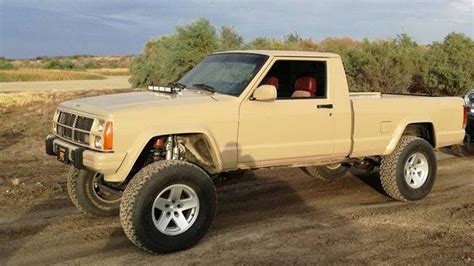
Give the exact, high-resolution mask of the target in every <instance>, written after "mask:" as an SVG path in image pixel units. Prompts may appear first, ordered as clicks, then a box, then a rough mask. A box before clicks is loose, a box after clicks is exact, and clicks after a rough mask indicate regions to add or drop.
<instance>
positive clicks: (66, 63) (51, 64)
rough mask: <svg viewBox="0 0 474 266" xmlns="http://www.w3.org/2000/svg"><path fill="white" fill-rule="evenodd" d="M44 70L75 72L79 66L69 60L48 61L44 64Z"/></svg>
mask: <svg viewBox="0 0 474 266" xmlns="http://www.w3.org/2000/svg"><path fill="white" fill-rule="evenodd" d="M43 68H46V69H62V70H73V69H76V68H77V66H76V65H75V64H74V63H73V62H72V61H71V60H69V59H66V60H59V59H56V58H55V59H47V60H46V62H45V63H44V66H43Z"/></svg>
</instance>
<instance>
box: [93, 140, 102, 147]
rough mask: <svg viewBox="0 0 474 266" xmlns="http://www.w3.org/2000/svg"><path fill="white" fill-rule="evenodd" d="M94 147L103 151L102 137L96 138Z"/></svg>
mask: <svg viewBox="0 0 474 266" xmlns="http://www.w3.org/2000/svg"><path fill="white" fill-rule="evenodd" d="M94 146H95V147H96V148H97V149H102V137H95V141H94Z"/></svg>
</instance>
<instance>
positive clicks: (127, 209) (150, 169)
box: [120, 160, 217, 254]
mask: <svg viewBox="0 0 474 266" xmlns="http://www.w3.org/2000/svg"><path fill="white" fill-rule="evenodd" d="M175 166H179V167H182V168H183V169H186V168H188V169H192V170H196V169H197V170H199V171H200V172H202V173H203V174H204V175H206V176H207V178H208V179H209V182H211V183H212V180H211V178H210V177H209V176H208V174H207V173H206V172H205V171H204V170H202V169H201V168H200V167H198V166H196V165H194V164H191V163H188V162H185V161H178V160H163V161H158V162H155V163H152V164H149V165H147V166H145V167H143V168H142V169H141V170H140V171H139V172H138V173H137V174H136V175H135V176H134V177H133V178H132V180H131V181H130V183H129V184H128V186H127V188H126V189H125V191H124V194H123V197H122V201H121V205H120V222H121V224H122V228H123V231H124V232H125V235H126V236H127V237H128V238H129V239H130V241H131V242H132V243H133V244H135V245H136V246H137V247H139V248H141V249H143V250H145V251H147V252H149V253H151V254H161V253H167V252H172V251H176V250H169V251H154V250H151V249H149V248H148V247H146V245H144V244H143V243H142V241H141V240H140V239H139V238H138V237H137V235H136V230H135V228H134V224H133V213H134V209H135V203H136V201H137V198H138V196H139V194H140V192H141V190H142V188H143V187H144V186H146V184H147V182H148V181H149V180H150V179H152V178H159V177H156V176H154V175H155V174H156V173H159V172H160V171H163V170H164V169H166V168H169V167H175ZM212 189H213V193H214V194H215V193H216V190H215V187H214V186H212ZM214 206H216V208H215V209H214V211H213V214H212V218H214V217H215V215H216V210H217V198H215V202H214ZM209 228H210V226H209V227H208V228H206V230H205V231H206V232H207V230H208V229H209ZM206 232H203V233H206ZM186 248H187V247H186ZM183 249H184V248H183Z"/></svg>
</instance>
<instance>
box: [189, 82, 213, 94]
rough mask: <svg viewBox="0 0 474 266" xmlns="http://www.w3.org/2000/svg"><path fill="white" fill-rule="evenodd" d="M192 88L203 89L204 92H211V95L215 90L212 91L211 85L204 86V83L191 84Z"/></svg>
mask: <svg viewBox="0 0 474 266" xmlns="http://www.w3.org/2000/svg"><path fill="white" fill-rule="evenodd" d="M193 87H196V88H198V89H204V90H206V91H208V92H211V93H214V92H216V89H214V87H212V86H211V85H207V84H204V83H196V84H193Z"/></svg>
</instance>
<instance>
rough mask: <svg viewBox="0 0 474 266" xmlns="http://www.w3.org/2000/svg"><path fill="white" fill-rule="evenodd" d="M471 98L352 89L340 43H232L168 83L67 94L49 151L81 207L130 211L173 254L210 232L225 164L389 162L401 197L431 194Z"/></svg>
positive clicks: (147, 239) (131, 229)
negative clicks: (307, 47)
mask: <svg viewBox="0 0 474 266" xmlns="http://www.w3.org/2000/svg"><path fill="white" fill-rule="evenodd" d="M463 104H464V103H463V100H462V99H461V98H454V97H452V98H450V97H421V96H407V95H389V94H381V93H349V89H348V85H347V81H346V76H345V73H344V68H343V65H342V62H341V59H340V57H339V56H338V55H336V54H330V53H313V52H290V51H235V52H223V53H215V54H212V55H210V56H208V57H207V58H205V59H204V60H203V61H202V62H201V63H199V64H198V65H197V66H195V67H194V68H193V69H192V70H190V71H189V72H188V73H187V74H185V75H184V76H183V77H182V78H181V79H180V80H179V81H178V82H176V83H174V84H170V85H168V86H167V87H158V86H156V87H155V86H151V87H149V91H146V92H132V93H123V94H115V95H105V96H98V97H91V98H84V99H78V100H72V101H66V102H63V103H61V104H60V105H59V107H58V110H57V112H56V114H55V115H54V127H53V134H52V135H49V136H48V137H47V138H46V152H47V153H48V154H50V155H54V156H56V157H57V159H58V160H60V161H62V162H64V163H67V164H71V165H72V166H73V167H71V171H70V175H69V177H68V182H67V184H68V192H69V195H70V198H71V200H72V202H73V203H74V204H75V205H76V206H77V207H78V208H79V209H80V210H81V211H83V212H84V213H87V214H90V215H95V216H108V215H116V214H119V213H120V221H121V223H122V226H123V229H124V231H125V233H126V235H127V236H128V238H129V239H130V240H131V241H132V242H133V243H134V244H135V245H137V246H138V247H141V248H142V249H144V250H147V251H149V252H153V253H161V252H171V251H176V250H181V249H185V248H189V247H191V246H192V245H194V244H196V243H197V242H198V241H199V240H200V239H201V238H202V237H203V236H204V235H205V233H206V232H207V231H208V229H209V227H210V226H211V223H212V220H213V218H214V215H215V213H216V191H215V187H214V184H213V181H212V178H213V177H215V176H217V175H218V174H220V173H225V172H230V171H235V170H240V169H255V168H262V167H276V166H287V167H288V166H289V167H301V168H302V169H303V170H304V171H306V172H307V173H308V174H310V175H312V176H316V177H322V178H334V177H336V176H341V175H344V174H345V173H346V172H347V169H348V168H349V167H357V168H361V169H365V170H367V171H370V170H372V169H374V168H380V179H381V183H382V185H383V188H384V189H385V191H386V192H387V194H388V195H389V196H391V197H392V198H394V199H397V200H401V201H411V200H418V199H421V198H423V197H425V196H426V195H427V194H428V193H429V192H430V190H431V188H432V186H433V183H434V180H435V176H436V157H435V153H434V149H437V148H439V147H443V146H449V145H453V144H458V143H461V142H462V140H463V138H464V130H463V128H464V126H465V125H463V121H465V119H464V118H465V116H466V113H465V111H464V108H463Z"/></svg>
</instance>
